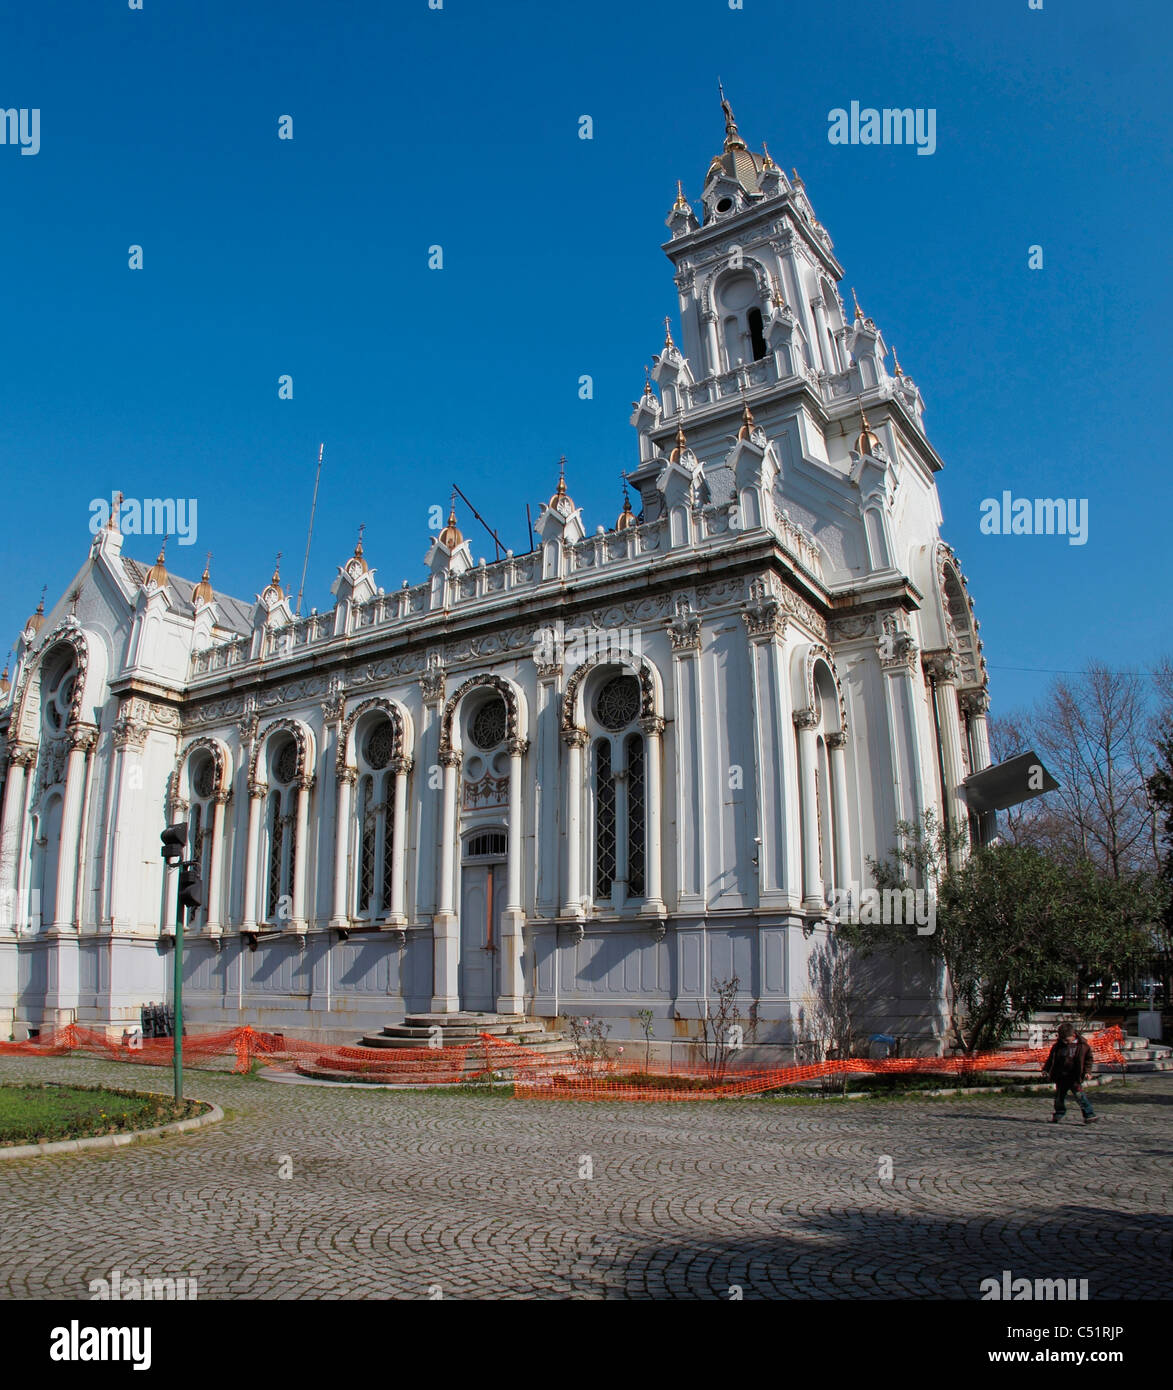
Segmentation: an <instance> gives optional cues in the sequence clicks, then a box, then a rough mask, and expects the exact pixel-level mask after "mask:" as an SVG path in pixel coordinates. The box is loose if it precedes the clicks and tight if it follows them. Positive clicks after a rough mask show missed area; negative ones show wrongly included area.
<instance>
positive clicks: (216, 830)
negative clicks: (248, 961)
mask: <svg viewBox="0 0 1173 1390" xmlns="http://www.w3.org/2000/svg"><path fill="white" fill-rule="evenodd" d="M231 795H232V792H231V791H230V790H228V789H226V788H221V789H220V790H219V791H218V792H217V793H216V795H215V797H214V799H213V801H212V853H211V855H210V856H209V861H210V862H209V864H208V909H207V912H206V913H205V914H204V927H205V929H206V930H207V931H208V932H209V933H210V934H212V935H216V936H218V935H219V934H220V913H221V910H222V904H223V892H224V808H225V806H227V805H228V800H229V798H230V797H231Z"/></svg>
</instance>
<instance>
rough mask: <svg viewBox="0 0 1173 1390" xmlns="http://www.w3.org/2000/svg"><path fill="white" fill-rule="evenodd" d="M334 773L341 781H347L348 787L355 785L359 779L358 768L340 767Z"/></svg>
mask: <svg viewBox="0 0 1173 1390" xmlns="http://www.w3.org/2000/svg"><path fill="white" fill-rule="evenodd" d="M334 775H335V777H336V778H337V780H338V781H339V782H345V783H346V785H347V786H348V787H353V786H354V784H355V782H357V781H358V768H357V767H340V768H337V769H336V770H335V773H334Z"/></svg>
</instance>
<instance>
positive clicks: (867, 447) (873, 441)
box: [855, 401, 880, 454]
mask: <svg viewBox="0 0 1173 1390" xmlns="http://www.w3.org/2000/svg"><path fill="white" fill-rule="evenodd" d="M859 422H860V425H861V426H862V428H861V429H860V432H859V434H858V436H857V437H856V441H855V452H856V453H857V454H874V453H875V452H876V449H877V448H878V447H879V444H880V441H879V440H878V439H877V438H876V436H875V435H874V434H873V433H872V427H871V425H869V424H868V417H867V416H866V415H865V414H864V413H863V402H862V401H860V403H859Z"/></svg>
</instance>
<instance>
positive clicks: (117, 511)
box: [106, 492, 122, 531]
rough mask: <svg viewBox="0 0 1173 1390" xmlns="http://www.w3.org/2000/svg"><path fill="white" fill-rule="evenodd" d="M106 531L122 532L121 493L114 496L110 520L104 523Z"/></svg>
mask: <svg viewBox="0 0 1173 1390" xmlns="http://www.w3.org/2000/svg"><path fill="white" fill-rule="evenodd" d="M106 530H107V531H121V530H122V493H121V492H116V493H115V494H114V505H113V506H112V507H111V508H110V520H109V521H107V523H106Z"/></svg>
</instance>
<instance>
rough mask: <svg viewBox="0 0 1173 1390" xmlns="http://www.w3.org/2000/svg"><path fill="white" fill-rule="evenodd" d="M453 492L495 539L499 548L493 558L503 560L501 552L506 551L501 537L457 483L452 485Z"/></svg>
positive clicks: (494, 542) (495, 543) (494, 541)
mask: <svg viewBox="0 0 1173 1390" xmlns="http://www.w3.org/2000/svg"><path fill="white" fill-rule="evenodd" d="M452 491H453V492H455V493H456V494H457V495H458V496H459V498H460V500H461V501H462V502H463V503H464V505H465V506H466V507H467V508H468V509H469V511H470V512H472V514H473V516H475V517H476V519H477V520H478V521H479V522H480V523H481V525H482V526H483V527H484V528H485V530H486V531H488V533H489V535H490V536H492V537H493V544H494V545H495V546H496V547H497V554H496V555H495V556H494V557H493V558H494V559H496V560H499V559H500V558H501V551H502V550H504V549H505V547H504V546H503V545H502V544H501V540H500V537H499V536H498V535H497V533H496V531H494V530H493V528H492V527H491V526H490V525H489V523H488V522H487V521H486V520H485V518H484V517H483V516H482V515H481V514H480V512H478V511H477V509H476V508H475V507H474V506H473V504H472V503H471V502H470V501H469V500H468V498H467V497H465V495H464V493H463V492H461V491H460V489H459V488H458V487H457V486H456V484H455V483H453V484H452Z"/></svg>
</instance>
